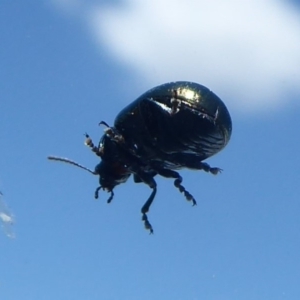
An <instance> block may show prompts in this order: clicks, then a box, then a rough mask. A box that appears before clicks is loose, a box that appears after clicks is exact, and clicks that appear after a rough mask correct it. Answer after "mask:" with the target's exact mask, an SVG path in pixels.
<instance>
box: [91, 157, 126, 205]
mask: <svg viewBox="0 0 300 300" xmlns="http://www.w3.org/2000/svg"><path fill="white" fill-rule="evenodd" d="M94 174H96V175H99V183H100V186H99V187H98V188H97V189H96V192H95V198H96V199H97V198H98V192H99V190H100V189H103V190H105V191H107V192H110V193H111V196H110V198H109V200H108V202H110V201H111V200H112V196H113V189H114V188H115V186H117V185H119V184H121V183H124V182H125V181H126V180H127V179H128V177H129V176H130V173H129V172H128V170H127V168H126V167H125V166H124V165H122V164H121V163H119V162H117V161H116V162H107V161H105V160H102V161H101V162H100V163H99V164H98V165H97V166H96V167H95V171H94Z"/></svg>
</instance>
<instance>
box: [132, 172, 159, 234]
mask: <svg viewBox="0 0 300 300" xmlns="http://www.w3.org/2000/svg"><path fill="white" fill-rule="evenodd" d="M137 176H138V177H139V178H140V179H141V180H142V181H143V182H144V183H146V184H147V185H148V186H149V187H150V188H151V189H152V190H153V191H152V193H151V195H150V197H149V198H148V199H147V201H146V202H145V204H144V205H143V207H142V208H141V213H142V221H144V225H145V228H146V229H148V230H150V234H152V233H153V227H152V225H151V224H150V222H149V220H148V216H147V212H149V209H150V206H151V204H152V202H153V200H154V198H155V195H156V190H157V188H156V182H155V180H154V178H153V176H151V175H149V174H147V173H139V174H138V175H137Z"/></svg>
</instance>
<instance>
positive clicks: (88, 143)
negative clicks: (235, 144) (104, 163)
mask: <svg viewBox="0 0 300 300" xmlns="http://www.w3.org/2000/svg"><path fill="white" fill-rule="evenodd" d="M85 137H86V139H85V142H84V144H85V145H86V146H88V147H89V148H90V149H91V150H92V151H93V152H94V153H95V154H96V155H97V156H100V157H101V156H102V154H103V153H102V151H101V148H98V147H96V146H95V144H94V143H93V141H92V139H91V138H90V136H89V135H88V134H87V133H85ZM98 191H99V190H98Z"/></svg>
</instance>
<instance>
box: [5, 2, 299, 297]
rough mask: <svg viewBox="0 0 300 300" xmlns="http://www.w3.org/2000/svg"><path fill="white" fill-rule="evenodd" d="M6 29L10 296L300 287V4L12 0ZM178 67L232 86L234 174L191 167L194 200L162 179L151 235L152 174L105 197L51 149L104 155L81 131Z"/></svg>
mask: <svg viewBox="0 0 300 300" xmlns="http://www.w3.org/2000/svg"><path fill="white" fill-rule="evenodd" d="M0 27H1V28H2V30H1V31H0V39H1V45H2V46H1V47H0V61H1V67H0V91H1V95H0V110H1V118H0V128H1V130H0V147H1V156H0V190H1V191H2V192H3V196H1V203H0V209H1V210H2V212H3V211H4V212H5V213H7V214H9V215H10V216H11V217H13V218H14V219H15V224H14V225H13V226H10V225H9V224H6V229H7V230H13V232H14V233H15V235H16V237H15V238H14V239H11V238H8V237H7V236H6V235H5V234H4V232H3V234H2V233H1V232H0V233H1V234H0V249H1V250H0V299H6V300H11V299H23V300H29V299H30V300H32V299H45V300H48V299H49V300H50V299H58V300H60V299H74V300H77V299H91V300H94V299H108V300H115V299H130V300H135V299H141V298H142V299H159V300H160V299H174V300H181V299H184V300H185V299H191V300H198V299H207V300H227V299H228V300H229V299H230V300H235V299H237V300H238V299H239V300H240V299H245V300H252V299H255V300H260V299H264V300H265V299H272V300H277V299H278V300H279V299H295V300H296V299H300V279H299V278H300V222H299V211H300V201H299V194H300V186H299V174H298V170H299V167H300V160H299V158H298V154H299V150H300V145H299V132H298V128H299V127H300V118H299V97H300V84H299V82H300V68H299V65H300V6H299V5H298V4H297V3H296V2H293V1H279V0H277V1H275V0H269V1H267V0H252V1H243V2H242V1H240V2H238V1H233V0H226V1H218V0H216V1H197V2H196V1H185V2H184V3H183V2H181V1H172V2H171V1H169V0H166V1H156V0H155V1H143V2H142V3H141V2H140V1H137V0H132V1H113V2H112V1H110V2H109V1H107V2H106V1H96V0H94V1H81V0H64V1H63V0H53V1H39V2H38V1H30V0H29V1H26V3H25V2H23V1H14V2H12V1H8V0H3V1H2V2H1V4H0ZM173 80H192V81H195V82H199V83H201V84H203V85H205V86H208V87H209V88H211V89H212V90H213V91H214V92H215V93H216V94H217V95H218V96H220V97H221V98H222V99H223V101H224V102H225V103H226V105H227V106H228V109H229V110H230V112H231V116H232V120H233V135H232V139H231V141H230V143H229V145H228V146H227V147H226V149H225V150H224V151H222V152H221V153H220V154H218V155H216V156H215V157H212V158H210V159H208V160H207V162H208V163H209V164H211V165H212V166H218V167H220V168H222V169H224V172H223V173H222V174H221V175H219V176H210V175H208V174H206V173H204V172H192V171H187V170H184V171H182V172H181V174H182V176H183V178H184V185H185V186H186V188H187V189H188V190H189V191H190V192H191V193H192V194H193V195H194V196H195V198H196V199H197V202H198V206H197V207H191V205H190V204H189V203H187V201H186V200H185V199H184V197H183V196H182V195H181V194H180V193H178V191H177V190H176V189H175V188H174V187H173V182H172V180H166V179H162V178H157V182H158V193H157V196H156V199H155V202H154V204H153V206H152V207H151V211H150V213H149V218H150V220H151V222H152V224H153V227H154V230H155V234H154V235H153V236H149V234H148V233H147V232H146V231H145V230H144V228H143V224H142V222H141V220H140V208H141V206H142V205H143V204H144V202H145V200H146V199H147V197H148V196H149V194H150V189H149V188H148V187H147V186H146V185H143V184H134V183H133V181H132V179H130V180H129V181H128V183H126V184H124V185H121V186H119V187H118V188H116V190H115V198H114V200H113V202H112V203H111V204H110V205H107V204H106V199H107V196H108V195H107V194H105V193H103V192H102V193H100V199H99V200H97V201H96V200H94V199H93V193H94V190H95V188H96V187H97V184H98V179H97V178H95V177H93V176H91V175H89V174H88V173H86V172H84V171H81V170H79V169H76V168H74V167H72V166H68V165H65V164H59V163H53V162H49V161H47V159H46V157H47V156H48V155H59V156H65V157H69V158H70V159H73V160H76V161H78V162H79V163H81V164H83V165H86V166H87V167H89V168H93V167H94V166H95V165H96V164H97V163H98V159H97V157H96V156H95V155H93V154H92V153H91V152H90V150H89V149H88V148H87V147H85V146H84V144H83V142H84V136H83V134H84V133H85V132H88V133H89V134H90V136H91V137H92V138H93V139H94V141H97V140H98V139H99V138H100V137H101V135H102V134H103V128H101V127H98V126H97V124H98V123H99V121H101V120H104V121H106V122H107V123H109V124H113V121H114V117H115V116H116V114H117V113H118V112H119V111H120V110H121V109H122V108H123V107H124V106H125V105H126V104H128V103H130V102H131V101H133V100H134V99H135V98H137V97H138V96H139V95H140V94H142V93H143V92H145V91H146V90H147V89H149V88H151V87H153V86H155V85H158V84H161V83H164V82H168V81H173ZM9 212H10V213H9Z"/></svg>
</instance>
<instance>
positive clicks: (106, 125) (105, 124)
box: [98, 121, 110, 128]
mask: <svg viewBox="0 0 300 300" xmlns="http://www.w3.org/2000/svg"><path fill="white" fill-rule="evenodd" d="M98 125H99V126H100V125H104V126H105V127H108V128H110V126H109V125H108V124H107V123H106V122H105V121H101V122H100V123H99V124H98Z"/></svg>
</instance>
